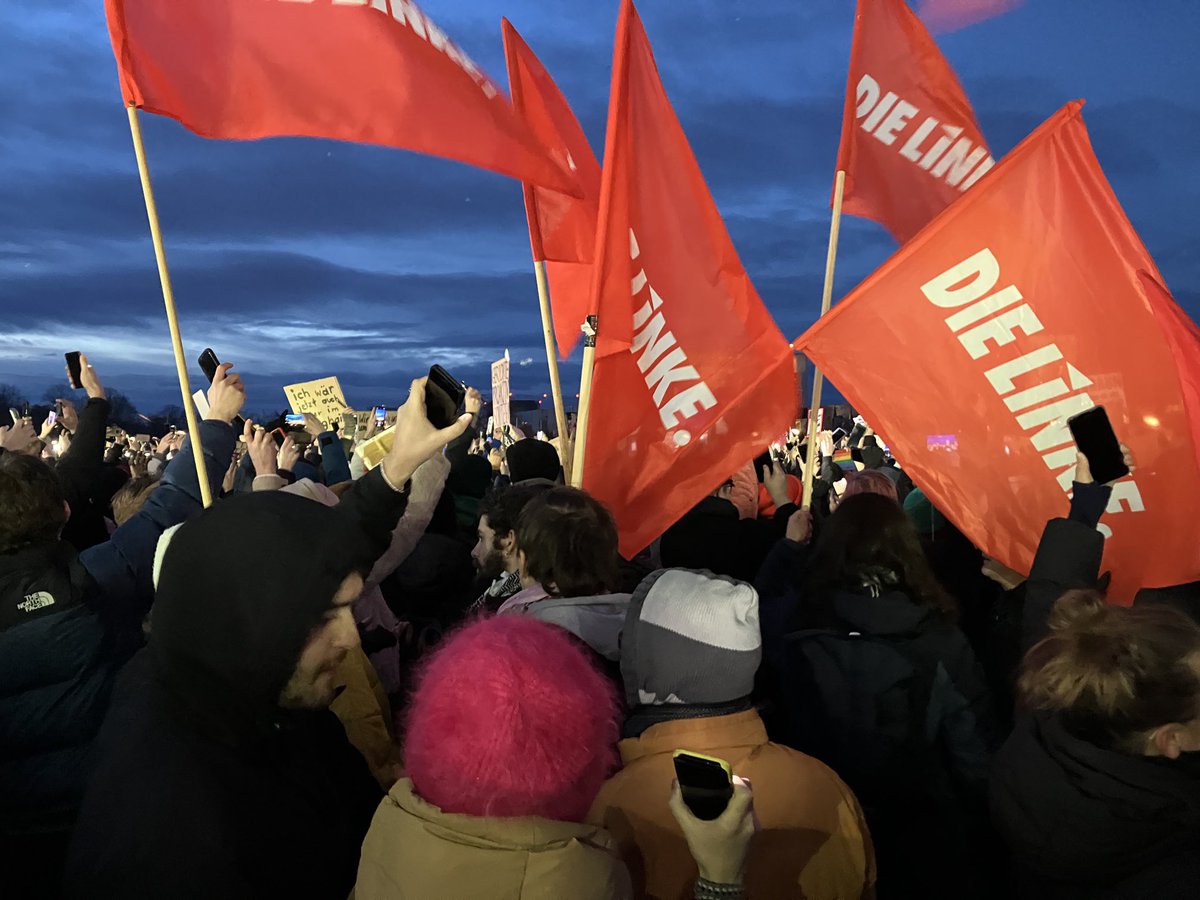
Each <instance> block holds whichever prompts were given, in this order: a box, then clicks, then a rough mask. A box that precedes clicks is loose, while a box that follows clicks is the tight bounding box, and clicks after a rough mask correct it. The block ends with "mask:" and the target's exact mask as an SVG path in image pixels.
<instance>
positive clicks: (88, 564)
mask: <svg viewBox="0 0 1200 900" xmlns="http://www.w3.org/2000/svg"><path fill="white" fill-rule="evenodd" d="M208 396H209V407H210V409H209V413H208V416H207V417H206V419H205V421H203V422H201V423H200V441H201V443H202V444H203V445H204V461H205V463H206V464H207V466H208V481H209V488H210V489H211V490H212V495H213V496H214V497H215V496H217V494H218V493H219V492H220V490H221V479H222V478H224V476H225V470H226V469H227V468H228V467H229V460H230V459H231V458H232V456H233V449H234V445H235V443H236V439H235V436H234V432H233V426H232V425H231V424H230V423H231V422H232V421H233V420H234V419H235V418H236V417H237V415H238V413H239V412H241V409H242V405H243V404H244V403H245V401H246V392H245V388H244V387H243V386H242V382H241V378H240V377H239V376H237V375H234V374H230V373H229V365H228V364H224V365H222V366H221V368H220V369H219V370H218V372H217V377H216V378H215V379H214V380H213V384H212V388H210V389H209V395H208ZM194 452H195V450H194V448H193V446H192V441H191V439H190V438H189V439H188V441H187V443H185V444H184V445H183V449H181V450H180V451H179V453H178V454H177V455H176V457H175V458H174V459H173V460H171V462H170V464H168V466H167V469H166V472H165V473H164V475H163V479H162V485H161V487H159V489H158V490H156V491H155V492H154V493H153V494H151V495H150V499H149V500H147V501H146V504H145V506H143V507H142V509H141V510H140V511H139V512H138V513H137V514H136V515H135V516H133V518H131V519H130V520H129V521H128V522H126V523H125V524H124V525H122V526H121V527H120V528H118V529H117V530H116V532H114V533H113V536H112V539H111V540H109V541H107V542H105V543H103V544H99V545H97V546H95V547H92V548H90V549H88V550H85V551H84V552H83V553H82V554H80V560H81V561H82V562H83V565H84V567H85V568H86V569H87V570H88V572H89V573H90V574H91V576H92V577H93V578H94V579H95V580H96V582H97V584H98V585H99V587H100V591H99V592H98V600H97V602H98V603H99V604H101V606H102V608H100V609H98V612H100V613H101V614H102V615H110V616H114V617H119V618H120V619H122V620H125V621H131V620H132V621H140V620H141V618H142V617H143V616H145V614H146V613H147V612H148V611H149V610H150V605H151V603H152V601H153V599H154V580H153V575H154V551H155V549H156V548H157V546H158V539H159V536H160V535H162V533H163V532H164V531H166V530H167V529H168V528H170V527H171V526H173V525H178V524H179V523H180V522H183V521H184V520H186V519H187V518H189V517H190V516H192V515H194V514H195V513H197V512H199V511H200V509H201V501H200V482H199V479H198V478H197V477H196V464H195V461H194V459H193V458H192V454H193V453H194Z"/></svg>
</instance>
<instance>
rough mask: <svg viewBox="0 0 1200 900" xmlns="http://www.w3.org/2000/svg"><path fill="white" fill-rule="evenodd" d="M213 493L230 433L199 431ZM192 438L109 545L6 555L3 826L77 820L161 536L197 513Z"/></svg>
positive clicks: (0, 752) (1, 579)
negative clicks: (97, 739) (99, 733)
mask: <svg viewBox="0 0 1200 900" xmlns="http://www.w3.org/2000/svg"><path fill="white" fill-rule="evenodd" d="M200 429H201V437H202V441H203V443H204V450H205V460H206V462H207V463H208V476H209V481H210V482H211V485H212V491H213V495H214V496H216V495H217V494H218V493H219V491H220V487H221V480H222V478H223V477H224V474H225V470H226V469H227V468H228V462H227V461H228V460H229V458H230V456H231V455H232V454H233V449H234V440H235V439H234V434H233V430H232V429H231V428H230V427H229V426H228V425H226V424H225V423H223V422H208V421H206V422H203V423H202V424H201V426H200ZM200 508H201V505H200V490H199V482H198V480H197V478H196V468H195V463H194V460H193V458H192V450H191V444H190V442H189V443H188V444H187V445H185V447H184V449H183V450H182V451H181V452H180V453H179V455H178V456H177V457H176V458H175V459H174V460H173V461H172V463H171V465H170V466H168V467H167V470H166V473H165V475H164V476H163V483H162V486H161V487H160V488H159V489H158V490H157V491H155V492H154V493H153V494H151V495H150V498H149V500H147V502H146V505H145V506H144V507H143V508H142V510H141V511H140V512H139V513H138V514H137V515H135V516H134V517H133V518H132V519H130V520H129V521H128V522H126V523H125V524H124V525H123V526H121V527H120V528H119V529H117V531H116V532H115V533H114V534H113V536H112V539H111V540H109V541H107V542H105V543H102V544H98V545H96V546H94V547H91V548H89V549H88V550H85V551H84V552H83V553H81V554H76V552H75V551H74V549H73V548H72V547H71V546H70V545H69V544H67V543H65V542H62V541H59V542H55V543H49V544H41V545H35V546H31V547H26V548H24V549H22V550H20V551H17V552H15V553H11V554H6V555H3V556H0V828H6V829H7V828H11V829H13V830H18V831H19V830H23V829H26V828H38V827H49V828H55V827H62V826H66V825H68V824H69V823H70V821H71V819H72V817H73V815H74V811H75V809H76V808H77V806H78V804H79V801H80V799H81V798H82V795H83V789H84V787H85V786H86V783H87V779H88V776H89V775H90V772H91V768H92V764H93V760H92V743H93V740H94V738H95V736H96V733H97V731H98V730H99V728H100V724H101V722H102V721H103V720H104V715H105V712H106V711H107V708H108V701H109V695H110V693H111V690H112V684H113V681H114V679H115V677H116V674H117V671H118V670H119V668H120V667H121V665H122V664H123V663H124V662H125V661H126V660H128V659H129V657H130V656H131V655H132V653H133V652H134V651H135V650H136V649H137V648H138V647H139V646H140V645H141V643H142V631H141V623H142V620H143V619H144V618H145V616H146V614H147V613H148V612H149V611H150V605H151V603H152V601H153V599H154V585H153V571H154V552H155V548H156V547H157V545H158V538H159V536H160V535H161V534H162V533H163V531H164V530H166V529H167V528H169V527H171V526H172V525H175V524H178V523H179V522H182V521H183V520H185V519H186V518H188V517H189V516H191V515H193V514H194V513H196V512H198V511H199V510H200Z"/></svg>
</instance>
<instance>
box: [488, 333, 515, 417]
mask: <svg viewBox="0 0 1200 900" xmlns="http://www.w3.org/2000/svg"><path fill="white" fill-rule="evenodd" d="M508 375H509V361H508V351H507V350H505V351H504V358H503V359H498V360H496V361H495V362H494V363H492V417H493V418H494V419H495V420H496V422H495V427H496V428H503V427H504V426H505V425H508V424H509V423H511V422H512V412H511V409H510V407H509V402H508V401H509V398H510V397H511V396H512V392H511V391H510V390H509V386H508Z"/></svg>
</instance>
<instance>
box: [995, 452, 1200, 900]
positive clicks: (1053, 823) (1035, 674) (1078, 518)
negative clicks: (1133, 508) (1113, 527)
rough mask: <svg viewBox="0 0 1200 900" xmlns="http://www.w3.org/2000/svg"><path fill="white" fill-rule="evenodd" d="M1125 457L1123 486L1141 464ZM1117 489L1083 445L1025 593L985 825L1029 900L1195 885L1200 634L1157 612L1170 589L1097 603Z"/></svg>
mask: <svg viewBox="0 0 1200 900" xmlns="http://www.w3.org/2000/svg"><path fill="white" fill-rule="evenodd" d="M1105 443H1107V441H1105ZM1083 444H1086V441H1084V442H1081V448H1082V445H1083ZM1117 451H1118V454H1119V457H1115V458H1114V457H1113V456H1112V455H1111V453H1110V454H1109V458H1110V465H1109V466H1108V467H1107V474H1108V475H1109V476H1110V477H1111V476H1114V475H1115V477H1116V478H1117V479H1118V480H1119V479H1120V478H1122V477H1124V476H1123V475H1122V474H1121V473H1122V472H1128V471H1132V469H1133V459H1132V457H1131V455H1130V453H1129V451H1128V449H1127V448H1125V447H1123V446H1120V445H1119V444H1118V445H1117ZM1111 495H1112V482H1110V483H1109V484H1097V483H1096V482H1095V479H1094V478H1093V475H1092V468H1091V460H1089V458H1088V457H1087V456H1086V455H1085V454H1084V453H1082V452H1081V453H1080V454H1079V455H1078V457H1077V463H1076V471H1075V483H1074V490H1073V493H1072V498H1071V505H1070V513H1069V515H1068V517H1067V518H1065V519H1055V520H1053V521H1051V522H1049V523H1047V525H1046V527H1045V530H1044V531H1043V534H1042V539H1041V543H1040V544H1039V546H1038V552H1037V556H1036V558H1035V559H1034V564H1033V568H1032V570H1031V571H1030V573H1029V579H1028V581H1027V582H1026V585H1025V591H1026V595H1025V607H1024V621H1023V627H1022V637H1023V641H1024V647H1025V648H1026V649H1027V650H1028V652H1027V653H1026V655H1025V659H1024V662H1023V664H1022V666H1021V672H1020V679H1019V684H1018V693H1019V696H1020V703H1019V707H1018V711H1019V715H1018V719H1017V725H1016V728H1015V730H1014V731H1013V733H1012V735H1011V736H1010V737H1009V738H1008V740H1007V742H1006V743H1005V744H1004V746H1003V747H1002V748H1001V749H1000V751H999V753H998V754H997V756H996V762H995V766H994V768H993V773H992V779H991V807H992V816H993V818H994V820H995V822H996V825H997V827H998V829H999V831H1000V833H1001V835H1002V836H1003V838H1004V840H1005V842H1006V843H1007V845H1008V847H1009V848H1010V850H1011V851H1012V854H1013V857H1014V864H1015V865H1014V868H1015V883H1014V889H1015V890H1016V891H1020V892H1021V896H1030V897H1034V896H1036V897H1039V898H1046V900H1075V898H1083V897H1086V898H1097V900H1126V898H1129V900H1133V898H1142V897H1154V898H1156V900H1159V898H1161V900H1183V898H1190V897H1194V896H1195V894H1196V884H1197V883H1198V882H1200V767H1198V766H1197V759H1198V758H1200V626H1198V625H1197V623H1196V621H1195V619H1193V618H1189V617H1188V616H1186V615H1184V614H1183V613H1181V612H1179V611H1178V610H1175V609H1171V608H1169V607H1166V606H1163V605H1162V603H1161V595H1162V594H1168V596H1169V591H1168V590H1162V591H1147V590H1144V589H1143V590H1142V591H1140V592H1139V593H1138V595H1137V597H1136V598H1135V600H1134V605H1133V607H1132V608H1122V607H1115V606H1109V605H1107V604H1106V603H1105V602H1104V596H1103V590H1104V587H1105V584H1106V578H1104V577H1102V576H1101V560H1102V557H1103V554H1104V537H1103V535H1102V534H1101V533H1100V532H1099V531H1097V530H1096V526H1097V525H1098V524H1099V523H1100V521H1101V519H1102V517H1103V516H1104V514H1105V512H1106V510H1107V507H1108V503H1109V500H1110V498H1111Z"/></svg>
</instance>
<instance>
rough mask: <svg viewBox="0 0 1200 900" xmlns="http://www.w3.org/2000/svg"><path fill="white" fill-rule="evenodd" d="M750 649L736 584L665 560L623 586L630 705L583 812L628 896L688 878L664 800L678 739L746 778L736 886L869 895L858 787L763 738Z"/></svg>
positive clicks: (765, 893)
mask: <svg viewBox="0 0 1200 900" xmlns="http://www.w3.org/2000/svg"><path fill="white" fill-rule="evenodd" d="M760 660H761V638H760V635H759V622H758V596H757V594H756V593H755V592H754V590H753V588H751V587H750V586H749V585H746V584H742V583H739V582H737V581H734V580H732V579H728V578H720V577H714V576H713V575H712V573H710V572H692V571H686V570H680V569H667V570H662V571H659V572H655V573H654V574H653V575H650V576H649V577H647V578H646V579H644V580H643V581H642V583H641V584H640V585H639V586H638V588H637V590H636V591H635V592H634V594H633V599H632V602H631V603H630V606H629V612H628V618H627V619H626V623H625V630H624V636H623V640H622V642H621V675H622V680H623V681H624V686H625V696H626V700H627V702H628V703H629V706H630V708H631V709H632V710H633V711H634V714H633V715H632V716H631V717H630V719H629V720H628V721H627V722H626V723H625V729H624V730H625V734H626V740H623V741H621V744H620V750H621V760H622V763H623V764H624V768H623V769H622V770H621V771H620V772H618V773H617V774H616V775H615V776H613V777H612V778H611V779H610V780H609V781H608V783H607V784H606V785H605V786H604V788H603V789H602V790H601V792H600V795H599V797H597V798H596V801H595V803H594V805H593V806H592V812H591V815H590V816H589V817H588V820H589V821H591V822H594V823H595V824H597V825H603V826H604V827H605V828H606V829H608V831H609V832H611V833H612V835H613V836H614V837H615V838H616V839H617V841H618V843H619V845H620V847H621V854H622V857H623V858H624V859H625V861H626V863H627V864H628V865H629V868H630V871H631V872H632V874H633V877H634V882H635V884H636V885H637V886H638V889H639V894H640V895H641V896H646V897H651V898H656V900H657V898H663V900H677V898H681V897H684V896H687V894H688V889H689V887H690V886H691V885H692V883H693V882H694V881H695V878H696V874H697V870H696V863H695V862H694V861H693V859H692V856H691V853H690V852H689V850H688V846H687V843H686V841H685V840H684V837H683V833H682V832H681V831H680V829H679V825H678V824H677V823H676V822H675V819H674V817H673V816H672V814H671V811H670V809H669V808H668V806H667V798H668V796H669V794H670V790H671V782H672V781H673V780H674V777H675V774H674V761H673V754H674V751H675V750H678V749H684V750H689V751H692V752H695V753H701V754H705V755H708V756H715V757H717V758H718V759H722V760H725V761H726V762H728V763H729V764H730V766H731V768H732V769H733V772H734V774H736V775H738V776H740V777H742V778H746V779H748V780H749V781H750V782H751V783H752V784H753V786H754V792H755V798H754V808H755V815H756V816H757V818H758V821H759V823H760V825H761V832H760V834H759V835H758V836H756V837H755V839H754V841H753V842H752V843H751V846H750V853H749V857H748V859H747V862H746V887H747V893H748V896H749V897H751V898H767V897H802V898H803V897H810V898H826V897H837V898H859V897H869V896H873V894H872V886H873V884H874V880H875V873H874V855H873V852H872V849H871V840H870V837H869V836H868V835H867V829H866V825H865V824H864V821H863V815H862V810H861V809H860V808H859V805H858V801H857V800H856V799H855V797H854V795H853V794H852V793H851V792H850V789H849V788H848V787H846V785H845V784H843V783H842V782H841V780H840V779H839V778H838V777H837V776H836V775H835V774H834V773H833V772H832V771H830V770H829V769H827V768H826V767H825V766H823V765H822V764H821V763H819V762H817V760H815V759H813V758H812V757H810V756H806V755H804V754H803V753H799V752H797V751H796V750H792V749H790V748H788V747H784V746H782V745H780V744H772V743H770V742H769V741H768V740H767V731H766V728H765V727H764V726H763V722H762V719H760V718H759V715H758V713H757V712H755V711H754V710H753V709H751V708H749V702H748V697H749V694H750V692H751V690H752V689H753V684H754V673H755V671H756V670H757V668H758V666H759V662H760ZM647 723H649V724H647Z"/></svg>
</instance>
